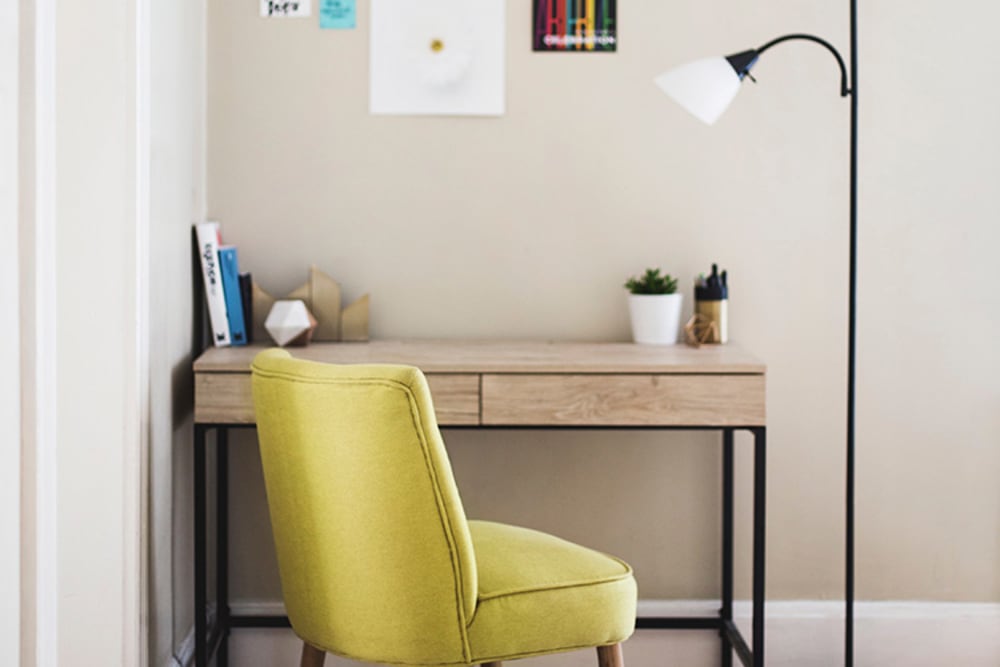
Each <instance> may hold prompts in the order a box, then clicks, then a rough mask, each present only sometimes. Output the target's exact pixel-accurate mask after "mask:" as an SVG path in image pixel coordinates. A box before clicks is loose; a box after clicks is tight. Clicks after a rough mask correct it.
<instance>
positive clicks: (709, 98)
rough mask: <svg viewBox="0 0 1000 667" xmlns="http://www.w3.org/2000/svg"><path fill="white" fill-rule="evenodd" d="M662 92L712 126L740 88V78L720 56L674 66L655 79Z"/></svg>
mask: <svg viewBox="0 0 1000 667" xmlns="http://www.w3.org/2000/svg"><path fill="white" fill-rule="evenodd" d="M654 81H655V82H656V85H657V86H659V87H660V88H661V89H662V90H663V92H665V93H666V94H667V95H669V96H670V97H672V98H673V99H674V101H675V102H677V103H678V104H680V105H681V106H682V107H684V108H685V109H687V110H688V112H689V113H691V115H693V116H694V117H695V118H697V119H698V120H700V121H702V122H703V123H705V124H706V125H712V124H714V123H715V121H717V120H718V119H719V116H721V115H722V113H723V112H724V111H725V110H726V109H727V108H728V107H729V103H730V102H732V101H733V98H734V97H736V93H737V92H738V91H739V89H740V77H739V75H738V74H737V73H736V70H735V69H733V66H732V65H730V64H729V61H728V60H726V59H725V58H723V57H722V56H719V57H717V58H705V59H704V60H696V61H695V62H692V63H687V64H686V65H681V66H679V67H675V68H674V69H672V70H670V71H668V72H664V73H663V74H661V75H660V76H658V77H656V79H654Z"/></svg>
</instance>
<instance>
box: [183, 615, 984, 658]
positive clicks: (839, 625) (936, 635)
mask: <svg viewBox="0 0 1000 667" xmlns="http://www.w3.org/2000/svg"><path fill="white" fill-rule="evenodd" d="M718 609H719V602H718V601H717V600H640V601H639V615H640V616H645V617H648V616H711V615H714V614H717V613H718ZM231 610H232V613H233V614H236V615H240V616H281V615H284V614H285V607H284V605H283V604H282V603H281V602H280V601H276V600H238V601H235V602H233V603H232V604H231ZM750 610H751V605H750V602H749V601H748V600H739V601H736V602H735V603H734V605H733V616H734V617H735V620H736V622H737V623H738V624H739V625H740V626H741V627H743V628H747V627H748V625H749V619H750ZM766 611H767V621H768V630H767V632H768V647H769V648H768V664H769V665H774V666H775V667H827V666H828V665H831V664H839V663H840V658H839V657H838V656H839V655H841V654H840V649H841V647H842V641H843V618H844V604H843V602H840V601H836V600H773V601H768V603H767V607H766ZM854 615H855V621H856V625H857V626H858V628H859V632H858V634H857V637H856V653H857V654H858V655H864V656H866V659H867V660H868V661H869V663H870V664H920V665H937V664H950V663H951V662H952V660H953V658H954V657H955V651H956V646H961V647H962V654H961V655H962V656H963V660H964V662H963V664H964V665H967V666H968V667H981V666H985V665H989V666H991V667H992V666H993V665H998V664H1000V636H997V634H996V628H997V627H1000V603H979V602H927V601H898V600H894V601H878V602H876V601H863V602H857V603H855V606H854ZM272 632H273V631H272ZM657 632H658V631H655V630H643V631H641V632H640V633H638V634H637V637H636V639H637V641H639V642H640V643H639V644H638V646H639V647H640V651H639V654H640V657H641V654H642V651H641V647H642V642H643V641H646V642H649V641H653V642H659V641H660V639H659V637H661V635H658V634H656V633H657ZM682 634H683V633H682ZM688 634H689V635H690V633H688ZM283 637H285V635H283V634H281V635H277V636H276V635H273V634H272V635H268V634H265V633H259V632H254V631H253V630H249V629H248V630H240V631H239V632H237V633H235V635H234V637H233V639H234V640H236V641H237V642H238V644H242V645H243V648H244V650H250V655H254V656H258V655H259V656H267V655H269V654H268V651H275V652H281V651H284V650H289V649H288V647H287V646H286V645H285V644H286V643H287V642H288V640H294V637H293V636H292V635H291V634H289V635H288V636H287V638H286V639H282V638H283ZM662 637H663V638H664V639H666V635H662ZM644 638H645V639H644ZM689 641H691V640H689ZM694 641H701V642H704V646H705V647H707V650H708V653H707V655H712V648H713V647H714V643H712V642H714V641H716V640H713V639H712V638H710V637H708V635H706V636H705V638H704V639H701V638H698V639H697V640H694ZM674 644H675V643H671V645H674ZM247 646H250V647H252V649H247ZM655 646H656V647H657V649H656V650H655V651H653V653H652V654H650V655H649V656H647V659H645V661H643V660H642V659H640V660H638V661H637V662H634V663H633V664H634V665H638V666H639V667H646V666H647V665H653V664H654V663H655V664H659V663H660V662H662V660H660V659H659V658H657V657H656V656H658V655H659V653H658V652H657V651H659V650H660V649H659V646H660V645H659V644H655ZM290 650H291V651H292V653H294V641H293V642H292V649H290ZM193 656H194V631H193V630H192V631H191V632H189V633H188V636H187V637H185V639H184V642H183V643H182V644H181V646H180V647H179V648H178V650H177V652H176V654H175V658H174V660H173V661H172V662H170V663H169V667H190V665H191V664H192V662H193ZM244 657H247V656H246V655H245V656H244ZM652 658H656V659H655V660H652ZM247 659H248V660H249V659H250V658H249V657H247ZM262 660H263V661H262V662H259V663H253V664H252V665H250V667H258V665H270V664H273V660H272V661H270V662H268V660H267V659H266V657H265V658H262ZM251 662H252V660H251ZM551 664H556V663H551ZM560 664H562V665H565V664H569V663H560ZM679 664H691V665H701V664H708V663H706V662H705V661H700V662H699V661H698V660H694V661H688V662H683V661H682V662H680V663H679ZM711 664H717V662H715V661H714V660H713V661H712V662H711ZM248 665H249V663H248ZM528 667H538V665H537V664H533V665H529V666H528Z"/></svg>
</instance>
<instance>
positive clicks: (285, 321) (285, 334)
mask: <svg viewBox="0 0 1000 667" xmlns="http://www.w3.org/2000/svg"><path fill="white" fill-rule="evenodd" d="M264 328H265V329H267V333H269V334H270V335H271V338H273V339H274V342H275V343H277V344H278V345H280V346H281V347H284V346H286V345H307V344H308V343H309V340H310V338H312V332H313V331H314V330H315V329H316V318H315V317H313V316H312V313H310V312H309V309H308V308H306V304H305V303H303V302H302V301H275V302H274V306H272V307H271V312H270V313H268V315H267V320H265V321H264Z"/></svg>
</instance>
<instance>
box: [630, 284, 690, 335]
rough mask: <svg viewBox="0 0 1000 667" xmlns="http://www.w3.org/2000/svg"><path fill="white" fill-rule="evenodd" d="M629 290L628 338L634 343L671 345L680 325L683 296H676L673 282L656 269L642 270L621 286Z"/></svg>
mask: <svg viewBox="0 0 1000 667" xmlns="http://www.w3.org/2000/svg"><path fill="white" fill-rule="evenodd" d="M625 289H627V290H628V291H629V296H628V309H629V315H630V316H631V319H632V338H633V339H634V340H635V342H636V343H647V344H651V345H673V344H674V343H676V342H677V332H678V330H679V329H680V323H681V304H682V303H683V300H684V295H683V294H678V293H677V279H676V278H672V277H671V276H670V274H666V273H662V274H661V273H660V270H659V269H646V273H644V274H643V275H641V276H637V277H632V278H629V279H628V282H626V283H625Z"/></svg>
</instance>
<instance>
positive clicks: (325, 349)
mask: <svg viewBox="0 0 1000 667" xmlns="http://www.w3.org/2000/svg"><path fill="white" fill-rule="evenodd" d="M267 347H269V346H267V345H247V346H243V347H217V348H210V349H208V350H206V351H205V353H204V354H202V355H201V356H200V357H199V358H198V359H197V360H196V361H195V363H194V371H195V373H246V372H249V371H250V362H251V361H252V360H253V358H254V356H255V355H256V354H257V353H258V352H260V351H261V350H263V349H266V348H267ZM289 352H291V354H292V356H294V357H296V358H298V359H309V360H313V361H324V362H328V363H341V364H358V363H388V364H392V363H395V364H407V365H411V366H417V367H418V368H420V369H421V370H423V371H424V372H425V373H615V374H629V373H665V374H727V375H732V374H740V375H742V374H747V375H763V374H764V373H765V370H766V367H765V366H764V364H763V363H762V362H761V361H759V360H758V359H756V358H755V357H753V356H752V355H751V354H749V353H748V352H746V351H745V350H743V349H741V348H740V347H739V346H736V345H733V344H731V343H730V344H726V345H705V346H702V347H700V348H693V347H689V346H687V345H665V346H657V345H636V344H634V343H574V342H564V341H497V340H373V341H370V342H367V343H312V344H310V345H308V346H306V347H292V348H289Z"/></svg>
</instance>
